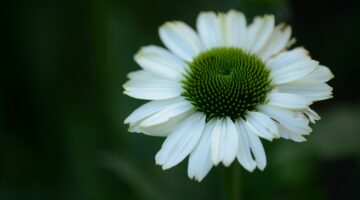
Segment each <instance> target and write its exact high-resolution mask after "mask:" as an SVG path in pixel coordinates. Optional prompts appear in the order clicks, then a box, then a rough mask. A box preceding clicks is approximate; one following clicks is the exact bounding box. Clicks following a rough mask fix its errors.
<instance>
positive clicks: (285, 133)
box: [279, 126, 306, 142]
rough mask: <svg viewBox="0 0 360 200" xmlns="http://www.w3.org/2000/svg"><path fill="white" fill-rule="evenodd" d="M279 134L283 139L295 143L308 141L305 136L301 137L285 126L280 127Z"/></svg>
mask: <svg viewBox="0 0 360 200" xmlns="http://www.w3.org/2000/svg"><path fill="white" fill-rule="evenodd" d="M279 133H280V136H281V137H282V138H284V139H289V140H292V141H294V142H305V141H306V138H304V136H303V135H301V134H299V133H297V132H294V131H291V130H289V129H287V128H285V127H284V126H279Z"/></svg>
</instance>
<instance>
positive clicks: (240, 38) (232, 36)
mask: <svg viewBox="0 0 360 200" xmlns="http://www.w3.org/2000/svg"><path fill="white" fill-rule="evenodd" d="M225 33H226V35H225V41H226V45H227V46H229V47H238V48H244V44H245V39H246V38H245V37H246V18H245V16H244V14H243V13H241V12H238V11H236V10H230V11H229V12H228V13H227V15H226V31H225Z"/></svg>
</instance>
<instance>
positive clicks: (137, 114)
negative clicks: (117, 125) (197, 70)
mask: <svg viewBox="0 0 360 200" xmlns="http://www.w3.org/2000/svg"><path fill="white" fill-rule="evenodd" d="M184 101H186V100H185V99H184V98H183V97H178V98H174V99H167V100H159V101H150V102H148V103H146V104H144V105H142V106H140V107H139V108H137V109H136V110H134V111H133V112H132V113H131V114H130V115H129V116H128V117H127V118H126V119H125V121H124V123H125V124H129V123H138V122H139V121H141V120H143V119H145V118H147V117H149V116H151V115H153V114H155V113H157V112H159V111H161V110H163V109H166V108H167V107H169V106H170V107H172V106H173V105H174V104H183V102H184Z"/></svg>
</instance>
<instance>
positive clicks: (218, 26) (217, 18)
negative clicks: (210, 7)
mask: <svg viewBox="0 0 360 200" xmlns="http://www.w3.org/2000/svg"><path fill="white" fill-rule="evenodd" d="M196 28H197V30H198V32H199V36H200V38H201V41H202V42H203V44H204V45H205V47H206V48H207V49H211V48H214V47H220V46H224V35H225V34H224V31H225V30H224V28H225V15H224V14H219V15H216V13H214V12H201V13H200V14H199V16H198V18H197V20H196Z"/></svg>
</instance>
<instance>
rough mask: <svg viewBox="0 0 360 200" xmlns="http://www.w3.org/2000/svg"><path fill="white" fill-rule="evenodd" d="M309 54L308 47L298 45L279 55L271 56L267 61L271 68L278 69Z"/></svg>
mask: <svg viewBox="0 0 360 200" xmlns="http://www.w3.org/2000/svg"><path fill="white" fill-rule="evenodd" d="M308 56H309V52H308V51H306V49H304V48H301V47H298V48H295V49H292V50H289V51H284V52H282V53H280V54H278V55H277V56H275V57H273V58H270V59H269V60H267V61H266V66H267V67H269V68H270V69H271V70H277V69H280V68H283V67H285V66H287V65H289V64H292V63H295V62H297V61H299V60H302V59H304V58H306V57H308Z"/></svg>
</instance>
